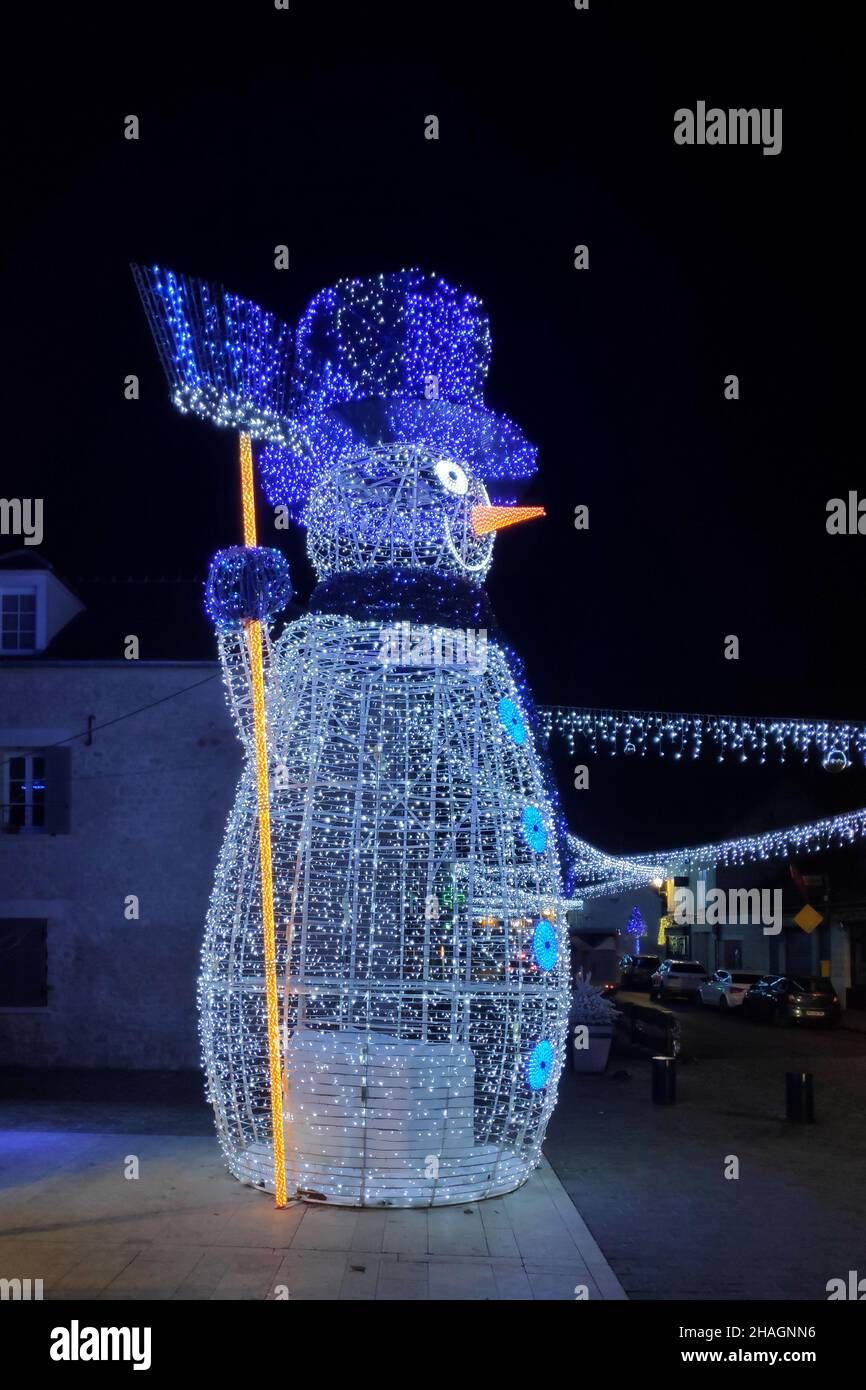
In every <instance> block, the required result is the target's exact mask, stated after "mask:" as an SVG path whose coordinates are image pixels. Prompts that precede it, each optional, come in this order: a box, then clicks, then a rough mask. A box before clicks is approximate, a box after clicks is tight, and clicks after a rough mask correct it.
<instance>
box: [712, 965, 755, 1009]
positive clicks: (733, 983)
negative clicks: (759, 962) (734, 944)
mask: <svg viewBox="0 0 866 1390" xmlns="http://www.w3.org/2000/svg"><path fill="white" fill-rule="evenodd" d="M763 979H764V976H763V975H762V974H761V972H760V971H759V970H717V971H716V972H715V974H713V975H711V976H710V978H709V979H708V980H707V982H706V984H705V985H699V986H698V997H699V999H700V1002H701V1003H702V1004H709V1006H710V1008H713V1009H718V1011H719V1013H725V1012H726V1011H727V1010H728V1009H738V1008H740V1007H741V1005H742V1003H743V999H744V998H745V995H746V990H747V989H749V988H750V987H751V986H752V985H756V984H757V983H758V981H759V980H763Z"/></svg>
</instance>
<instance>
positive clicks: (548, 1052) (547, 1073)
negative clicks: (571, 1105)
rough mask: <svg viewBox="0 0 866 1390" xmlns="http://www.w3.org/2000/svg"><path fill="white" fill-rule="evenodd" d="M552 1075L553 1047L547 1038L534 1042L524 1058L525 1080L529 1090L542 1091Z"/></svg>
mask: <svg viewBox="0 0 866 1390" xmlns="http://www.w3.org/2000/svg"><path fill="white" fill-rule="evenodd" d="M552 1075H553V1048H552V1046H551V1044H550V1043H549V1042H548V1041H547V1039H546V1038H545V1039H543V1040H542V1041H541V1042H539V1043H536V1044H535V1047H534V1048H533V1049H532V1051H531V1052H530V1054H529V1056H528V1058H527V1059H526V1080H527V1083H528V1085H529V1089H530V1091H543V1090H544V1088H545V1086H546V1085H547V1083H548V1081H549V1080H550V1078H551V1076H552Z"/></svg>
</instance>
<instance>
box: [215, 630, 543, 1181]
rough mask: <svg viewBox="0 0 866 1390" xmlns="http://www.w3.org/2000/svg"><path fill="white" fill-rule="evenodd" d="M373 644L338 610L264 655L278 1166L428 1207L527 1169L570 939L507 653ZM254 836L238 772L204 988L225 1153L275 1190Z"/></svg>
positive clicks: (243, 721)
mask: <svg viewBox="0 0 866 1390" xmlns="http://www.w3.org/2000/svg"><path fill="white" fill-rule="evenodd" d="M430 635H431V644H430V648H429V649H430V650H431V651H432V650H435V646H434V644H433V643H432V637H433V635H434V634H433V631H432V629H431V633H430ZM220 645H221V652H222V658H223V662H224V667H225V674H226V681H227V685H228V689H229V692H230V696H231V700H232V705H233V709H234V711H235V715H236V718H237V719H238V723H239V728H240V732H241V736H242V738H243V739H244V740H245V741H246V742H247V744H248V746H249V743H250V739H251V731H250V718H249V697H248V670H247V653H246V649H245V646H244V644H243V642H242V641H239V640H238V639H237V637H236V636H233V635H232V634H231V633H224V634H223V635H222V636H221V638H220ZM386 650H387V648H386V643H385V635H384V634H383V630H382V629H381V628H380V626H379V625H378V624H377V623H375V622H357V621H354V620H352V619H350V618H346V617H343V616H335V615H331V614H318V615H315V614H314V615H311V616H308V617H306V618H304V619H301V620H298V621H297V622H295V623H293V624H291V625H289V626H288V627H287V629H286V630H285V632H284V633H283V634H282V636H281V637H280V638H279V639H278V640H277V641H276V643H274V644H273V645H272V646H270V645H269V646H268V649H267V656H268V660H267V663H266V671H265V684H266V699H267V707H268V725H269V742H270V746H271V750H272V759H273V761H272V766H271V824H272V844H273V871H274V901H275V917H276V922H277V979H278V997H279V1000H280V1009H281V1020H282V1026H283V1031H284V1039H285V1067H286V1106H287V1111H288V1113H289V1115H290V1118H291V1129H290V1133H291V1140H290V1142H289V1143H288V1144H287V1151H286V1163H287V1174H288V1178H289V1187H290V1189H291V1188H292V1187H293V1186H295V1185H296V1186H297V1189H298V1190H299V1191H300V1192H301V1193H314V1194H320V1195H321V1196H324V1197H325V1198H326V1199H327V1200H329V1201H331V1202H336V1203H345V1204H349V1205H383V1204H385V1205H388V1204H392V1205H397V1206H411V1205H438V1204H440V1203H448V1202H458V1201H466V1200H470V1199H475V1198H481V1197H486V1196H490V1195H492V1194H495V1193H501V1192H505V1191H508V1190H510V1189H511V1188H513V1187H515V1186H517V1185H518V1184H519V1183H520V1182H522V1181H523V1180H524V1179H525V1178H526V1177H527V1176H528V1174H529V1172H530V1171H531V1169H532V1167H533V1166H534V1165H535V1164H536V1163H537V1161H538V1158H539V1154H540V1148H541V1143H542V1140H543V1137H544V1132H545V1127H546V1124H547V1120H548V1118H549V1116H550V1113H551V1110H552V1108H553V1104H554V1100H555V1094H556V1083H557V1078H558V1075H559V1071H560V1068H561V1065H562V1061H563V1056H564V1046H563V1044H564V1032H565V1026H566V1021H567V1012H568V1004H569V998H570V995H569V967H568V943H567V931H566V929H565V926H564V918H563V917H562V915H561V913H560V911H559V902H560V898H559V894H560V882H559V865H558V862H557V858H556V853H555V850H554V845H553V826H552V817H551V810H550V806H549V805H548V803H547V801H546V799H545V795H544V792H543V789H542V778H541V772H540V769H539V765H538V760H537V757H536V753H535V748H534V745H533V742H532V739H531V737H530V736H529V732H528V730H527V728H526V727H525V725H524V724H523V721H522V719H521V716H520V714H519V712H518V711H519V708H520V697H519V693H518V691H517V689H516V687H515V684H514V681H513V678H512V676H511V673H510V670H509V667H508V665H507V663H506V660H505V658H504V656H503V654H502V652H501V651H500V650H499V648H498V647H497V646H496V644H495V643H492V642H488V643H487V644H486V647H485V649H484V661H483V664H482V663H479V662H477V661H470V660H468V659H466V658H465V649H464V653H463V655H464V660H463V661H462V662H461V661H460V660H459V659H458V660H456V661H453V662H452V661H448V662H442V661H440V662H436V661H433V662H431V664H429V665H426V666H418V665H416V664H414V663H413V664H409V665H405V666H401V665H399V664H395V663H394V661H393V660H387V659H385V658H384V653H385V652H386ZM257 833H258V831H257V818H256V791H255V780H254V775H253V772H252V765H251V763H248V766H247V770H246V771H245V773H244V775H243V779H242V781H241V785H240V788H239V793H238V797H237V801H236V804H235V807H234V810H233V813H232V817H231V821H230V824H229V829H228V834H227V837H226V840H225V843H224V846H223V851H222V855H221V859H220V864H219V869H218V873H217V883H216V889H215V893H214V897H213V901H212V905H211V910H210V915H209V918H208V923H207V932H206V941H205V947H204V955H203V968H202V974H201V980H200V992H201V999H200V1003H201V1011H202V1030H203V1042H204V1053H205V1062H206V1071H207V1077H208V1085H209V1092H210V1098H211V1100H212V1102H213V1105H214V1110H215V1113H216V1117H217V1127H218V1130H219V1134H220V1139H221V1142H222V1144H223V1147H224V1150H225V1152H226V1155H227V1159H228V1163H229V1167H230V1169H231V1171H232V1172H233V1173H234V1174H235V1175H236V1176H237V1177H238V1178H241V1179H242V1180H245V1181H248V1182H253V1183H258V1184H260V1185H261V1186H263V1187H269V1186H270V1183H271V1181H272V1171H273V1163H272V1152H271V1128H270V1126H271V1120H270V1107H269V1093H268V1056H267V1021H266V1016H265V1002H264V978H263V961H262V947H261V930H260V911H261V908H260V896H259V895H260V888H259V882H258V878H257V875H256V872H255V866H256V862H257V854H258V847H257ZM542 925H543V928H544V930H543V931H541V930H540V928H541V927H542ZM288 941H291V947H290V948H289V947H288V945H287V943H288Z"/></svg>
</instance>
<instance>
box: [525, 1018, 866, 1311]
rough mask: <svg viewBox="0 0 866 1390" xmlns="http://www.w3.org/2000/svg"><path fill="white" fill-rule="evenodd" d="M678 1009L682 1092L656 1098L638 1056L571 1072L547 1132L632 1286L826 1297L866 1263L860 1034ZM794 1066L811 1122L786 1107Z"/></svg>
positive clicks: (668, 1294) (865, 1076)
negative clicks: (808, 1098)
mask: <svg viewBox="0 0 866 1390" xmlns="http://www.w3.org/2000/svg"><path fill="white" fill-rule="evenodd" d="M623 997H624V998H635V999H643V1000H645V999H646V996H641V995H625V996H623ZM676 1007H677V1012H678V1014H679V1016H680V1021H681V1025H682V1029H683V1044H684V1049H685V1051H686V1053H687V1054H691V1055H692V1056H693V1058H694V1060H692V1061H687V1062H685V1063H683V1064H682V1065H681V1066H680V1068H679V1088H678V1089H679V1100H678V1103H677V1104H676V1105H675V1106H672V1107H661V1106H655V1105H653V1104H652V1103H651V1099H650V1062H649V1059H648V1058H646V1057H641V1056H640V1055H639V1054H634V1055H632V1056H629V1057H627V1058H618V1059H616V1060H615V1061H612V1062H611V1064H610V1066H609V1068H608V1071H607V1073H605V1074H604V1075H602V1076H582V1075H574V1074H567V1075H566V1076H565V1078H564V1080H563V1087H562V1093H561V1099H560V1104H559V1106H558V1108H557V1110H556V1112H555V1114H554V1117H553V1121H552V1123H551V1127H550V1130H549V1132H548V1140H547V1143H546V1145H545V1151H546V1153H547V1156H548V1158H549V1160H550V1162H551V1164H552V1166H553V1168H554V1169H555V1171H556V1172H557V1174H558V1175H559V1177H560V1179H561V1180H562V1183H563V1185H564V1187H565V1188H566V1190H567V1191H568V1192H569V1193H570V1194H571V1195H572V1196H573V1198H574V1200H575V1201H576V1202H577V1203H578V1204H579V1206H580V1210H581V1213H582V1215H583V1217H584V1219H585V1220H586V1222H587V1225H588V1226H589V1228H590V1230H591V1231H592V1233H593V1235H594V1236H595V1238H596V1240H597V1241H598V1242H599V1245H600V1246H601V1248H602V1249H603V1250H604V1252H605V1254H606V1255H607V1257H608V1259H609V1260H610V1262H611V1264H612V1266H613V1268H614V1270H615V1272H616V1273H617V1275H618V1276H619V1278H620V1280H621V1281H622V1284H623V1286H624V1288H625V1290H626V1292H627V1293H628V1295H629V1297H630V1298H663V1299H695V1298H721V1299H768V1298H788V1299H791V1298H799V1299H825V1298H826V1283H827V1280H828V1279H830V1278H835V1277H839V1276H841V1277H846V1276H847V1272H848V1270H850V1269H857V1270H859V1272H860V1274H861V1276H862V1275H866V1184H864V1181H863V1175H864V1171H866V1036H864V1034H863V1033H862V1032H854V1031H849V1030H847V1029H846V1030H841V1029H837V1030H835V1031H832V1030H830V1031H824V1030H820V1031H819V1030H809V1031H806V1030H805V1029H802V1028H793V1029H776V1028H773V1027H772V1026H770V1025H767V1024H759V1023H752V1022H745V1021H744V1020H743V1019H742V1018H736V1017H731V1018H719V1017H717V1016H716V1015H715V1013H713V1012H711V1011H710V1010H708V1009H707V1010H705V1009H699V1008H696V1007H695V1006H693V1005H686V1004H684V1005H681V1006H676ZM801 1069H802V1070H807V1071H811V1072H813V1074H814V1077H815V1107H816V1119H817V1123H816V1124H815V1125H810V1126H799V1125H791V1124H788V1123H787V1122H786V1120H785V1091H784V1086H785V1072H786V1071H790V1070H801ZM623 1071H624V1072H626V1073H627V1074H628V1075H627V1079H626V1078H621V1079H617V1073H618V1072H620V1073H622V1072H623ZM728 1155H735V1156H737V1157H738V1159H739V1172H740V1176H739V1178H738V1179H736V1180H731V1179H726V1178H725V1176H724V1170H725V1166H726V1157H727V1156H728Z"/></svg>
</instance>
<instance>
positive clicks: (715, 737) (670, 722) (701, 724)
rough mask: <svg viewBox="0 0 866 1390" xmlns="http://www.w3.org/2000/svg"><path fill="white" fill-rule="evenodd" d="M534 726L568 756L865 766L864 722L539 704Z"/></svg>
mask: <svg viewBox="0 0 866 1390" xmlns="http://www.w3.org/2000/svg"><path fill="white" fill-rule="evenodd" d="M538 716H539V728H540V730H541V733H542V735H543V736H544V737H545V738H546V739H548V740H550V739H552V738H553V736H554V735H555V736H556V737H557V738H558V739H560V740H562V741H563V742H564V743H565V745H566V747H567V748H568V750H569V752H570V753H571V754H572V755H575V754H577V753H578V751H586V752H588V753H591V754H598V753H607V754H609V755H610V756H611V757H617V756H622V757H635V756H636V757H641V758H645V757H646V756H647V755H648V754H652V755H654V756H658V757H665V756H670V757H672V758H673V759H674V761H679V760H680V759H681V758H690V759H697V758H700V757H701V756H702V754H703V753H704V752H706V751H707V750H708V749H709V750H711V751H712V752H713V754H714V755H715V758H716V760H717V762H720V763H721V762H726V761H727V760H729V759H731V760H734V761H736V762H738V763H745V762H751V763H760V764H763V763H766V762H767V761H769V759H771V758H772V759H774V760H775V761H777V762H779V763H784V762H785V761H786V759H787V758H788V757H789V756H794V757H798V758H799V759H800V760H801V762H803V763H816V764H820V766H822V767H824V768H825V769H826V770H827V771H829V772H843V771H844V770H845V769H846V768H848V767H850V766H852V765H860V766H861V767H866V723H858V722H852V721H847V722H834V721H831V720H826V719H825V720H819V719H795V718H787V717H786V718H766V717H764V718H762V717H759V716H752V715H722V714H667V713H664V712H662V711H658V710H655V711H652V710H608V709H580V708H575V707H573V706H564V705H540V706H539V707H538Z"/></svg>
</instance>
